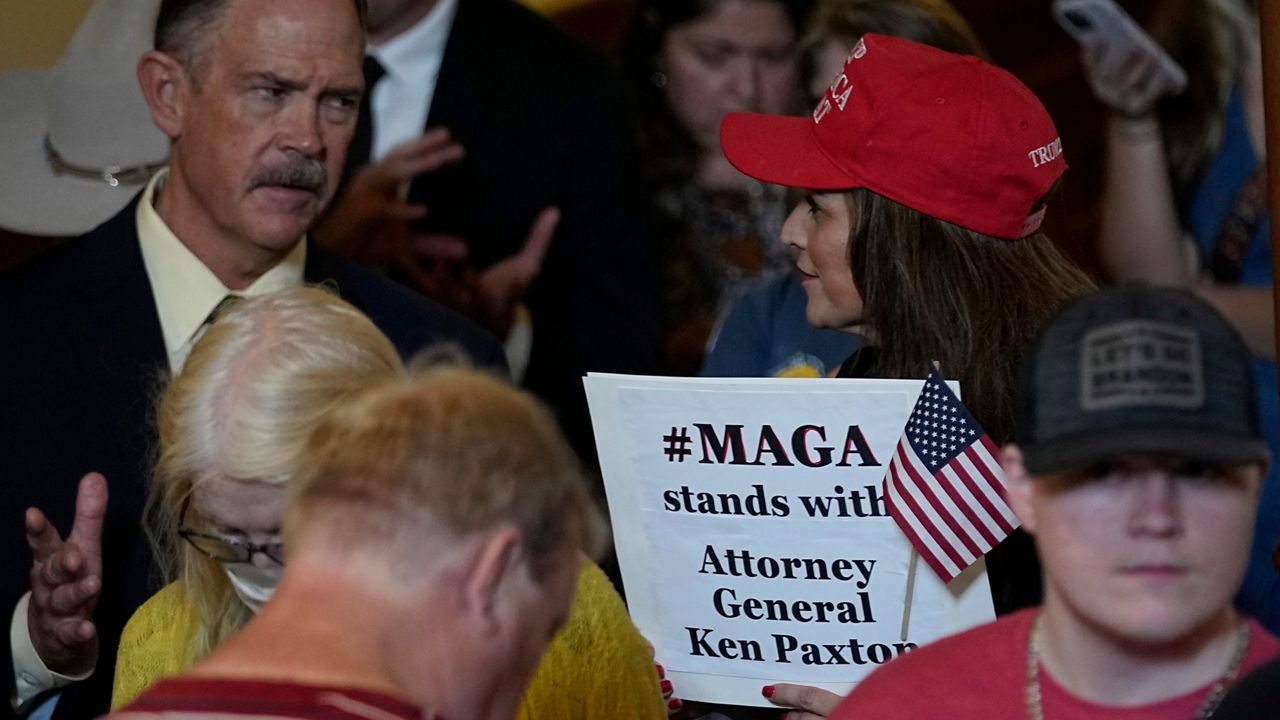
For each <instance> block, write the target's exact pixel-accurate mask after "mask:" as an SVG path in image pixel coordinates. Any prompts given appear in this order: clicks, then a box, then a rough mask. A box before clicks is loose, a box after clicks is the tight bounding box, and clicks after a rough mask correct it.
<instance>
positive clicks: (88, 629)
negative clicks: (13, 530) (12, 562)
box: [25, 473, 107, 675]
mask: <svg viewBox="0 0 1280 720" xmlns="http://www.w3.org/2000/svg"><path fill="white" fill-rule="evenodd" d="M106 512H107V480H106V478H104V477H103V476H102V475H100V474H98V473H89V474H88V475H85V476H84V477H83V478H82V479H81V480H80V487H79V490H78V491H77V493H76V517H75V521H74V523H73V524H72V526H71V534H70V535H68V536H67V538H66V539H65V540H64V539H63V538H62V537H61V536H60V535H59V534H58V531H57V529H56V528H54V527H53V524H52V523H50V522H49V520H48V518H46V517H45V516H44V513H43V512H41V511H40V510H39V509H38V508H27V513H26V518H25V519H26V525H27V544H28V545H29V546H30V547H31V556H32V561H31V601H30V602H29V603H28V605H27V629H28V631H29V632H30V633H31V643H32V645H33V646H34V647H35V649H36V652H37V653H39V655H40V659H41V660H42V661H44V664H45V665H46V666H47V667H48V668H49V669H50V670H53V671H54V672H56V673H59V674H62V675H78V674H83V673H84V672H87V671H88V670H91V669H92V668H93V666H94V664H95V663H96V662H97V655H98V632H97V628H96V627H95V626H94V624H93V609H94V607H95V606H96V605H97V604H98V597H99V595H100V594H101V593H102V524H103V518H104V517H105V516H106Z"/></svg>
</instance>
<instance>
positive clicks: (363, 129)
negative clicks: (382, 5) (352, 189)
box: [340, 55, 387, 187]
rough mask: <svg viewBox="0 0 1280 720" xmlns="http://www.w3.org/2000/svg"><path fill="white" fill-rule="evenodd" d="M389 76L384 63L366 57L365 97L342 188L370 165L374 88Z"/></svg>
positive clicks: (348, 156)
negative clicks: (358, 171) (360, 170)
mask: <svg viewBox="0 0 1280 720" xmlns="http://www.w3.org/2000/svg"><path fill="white" fill-rule="evenodd" d="M386 74H387V71H386V69H385V68H383V67H382V63H380V62H378V61H377V59H376V58H374V57H373V56H372V55H365V56H364V97H363V98H361V100H360V112H359V114H357V115H356V132H355V135H353V136H352V138H351V146H350V147H349V148H347V161H346V163H344V164H343V166H342V182H341V183H340V186H341V187H345V186H346V184H347V183H348V182H350V181H351V176H352V175H354V174H355V172H356V170H359V169H360V168H362V167H364V166H365V165H368V164H369V160H370V154H371V152H372V150H373V107H372V105H373V88H374V86H376V85H377V84H378V81H379V80H381V79H382V77H383V76H384V75H386Z"/></svg>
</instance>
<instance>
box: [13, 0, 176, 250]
mask: <svg viewBox="0 0 1280 720" xmlns="http://www.w3.org/2000/svg"><path fill="white" fill-rule="evenodd" d="M159 9H160V3H159V0H96V2H94V4H93V5H92V6H91V7H90V8H89V12H88V13H87V14H86V15H85V17H84V20H83V22H81V23H80V27H79V28H78V29H77V30H76V34H75V37H74V38H72V40H71V44H70V45H69V46H67V49H66V52H64V53H63V54H62V57H61V58H60V59H59V60H58V62H57V64H56V65H54V66H53V67H52V68H50V69H48V70H15V71H12V72H8V73H4V74H0V108H3V111H2V112H0V168H3V172H0V227H3V228H7V229H10V230H14V231H17V232H20V233H26V234H29V235H78V234H80V233H83V232H87V231H88V230H91V229H93V228H94V227H96V226H97V225H99V224H100V223H102V222H104V221H106V220H107V219H109V218H110V217H111V216H112V215H115V214H116V213H117V212H119V211H120V210H121V209H122V208H124V206H125V205H127V204H128V203H129V201H130V200H132V199H133V196H134V195H136V194H137V193H138V191H139V190H141V188H142V185H143V184H144V183H145V182H146V181H147V179H148V178H149V177H150V176H151V175H152V174H153V173H154V172H155V171H156V170H158V169H159V168H160V167H162V166H163V165H164V163H165V161H166V159H167V158H168V156H169V139H168V138H167V137H165V135H164V133H162V132H160V130H159V128H157V127H156V126H155V125H154V124H153V123H152V122H151V114H150V112H148V110H147V104H146V102H145V101H144V100H143V98H142V90H141V89H140V88H139V87H138V77H137V71H136V68H137V64H138V58H139V57H140V56H141V55H142V54H143V53H144V52H146V51H147V50H150V49H151V42H152V41H151V38H152V34H153V33H154V32H155V24H156V15H157V14H158V13H159Z"/></svg>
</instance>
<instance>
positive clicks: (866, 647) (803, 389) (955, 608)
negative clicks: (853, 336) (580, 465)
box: [586, 374, 994, 705]
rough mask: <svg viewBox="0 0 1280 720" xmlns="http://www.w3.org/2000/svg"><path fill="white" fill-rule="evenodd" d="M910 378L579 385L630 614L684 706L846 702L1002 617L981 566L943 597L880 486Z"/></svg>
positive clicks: (911, 395) (912, 392) (594, 380)
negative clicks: (822, 697) (805, 698)
mask: <svg viewBox="0 0 1280 720" xmlns="http://www.w3.org/2000/svg"><path fill="white" fill-rule="evenodd" d="M921 385H922V382H921V381H919V380H813V379H778V378H770V379H683V378H651V377H639V376H624V375H603V374H591V375H589V376H588V377H587V379H586V388H587V397H588V400H589V402H590V405H591V416H592V424H593V425H594V427H595V433H596V443H597V446H598V449H599V454H600V461H601V469H602V471H603V474H604V481H605V489H606V492H607V494H608V499H609V508H610V515H611V518H612V521H613V531H614V541H615V545H616V546H617V552H618V561H619V564H620V565H621V568H622V574H623V580H624V582H625V584H626V588H627V602H628V605H629V607H630V610H631V615H632V618H633V619H634V620H635V623H636V625H637V627H639V628H640V631H641V632H642V633H644V635H645V636H646V637H647V638H648V639H649V640H650V642H652V643H653V644H654V647H655V649H656V657H657V660H658V662H661V663H662V664H663V665H664V666H665V667H666V668H667V673H668V675H669V677H671V679H672V681H673V682H674V684H675V687H676V688H677V694H678V695H679V696H680V697H683V698H686V699H690V700H701V701H705V702H718V703H729V704H736V705H767V704H768V703H767V701H765V700H764V699H763V698H762V697H761V695H760V688H761V686H763V685H765V684H769V683H774V682H796V683H804V684H808V685H816V686H819V687H824V688H827V689H829V690H832V691H834V692H838V693H845V692H847V691H848V690H849V688H851V687H852V686H853V685H854V684H856V683H857V682H858V681H859V680H860V679H862V678H863V677H865V676H866V675H867V674H868V673H870V672H871V671H872V670H874V669H875V668H876V667H878V666H879V665H881V664H884V663H885V662H888V661H889V660H891V659H892V658H894V657H896V656H897V655H900V654H902V653H903V652H906V651H908V650H909V649H910V648H912V647H914V646H918V645H923V644H925V643H927V642H930V641H932V640H935V639H937V638H939V637H942V636H944V635H949V634H952V633H954V632H957V631H960V630H963V629H966V628H969V627H972V626H974V625H977V624H980V623H983V622H986V621H989V620H991V619H992V618H993V617H994V612H993V610H992V604H991V594H990V591H989V589H988V583H987V580H986V576H985V567H984V565H983V564H982V562H981V561H979V562H978V563H977V564H976V565H974V566H973V567H971V568H970V569H969V570H967V571H966V572H965V573H963V574H962V575H961V576H960V577H958V578H956V579H955V580H954V581H952V582H951V583H950V584H949V585H945V584H943V583H942V581H941V580H939V579H938V577H937V576H936V575H934V574H933V572H932V571H930V570H929V569H928V568H927V567H926V566H925V565H924V564H923V563H921V564H920V565H919V570H918V571H917V573H916V579H915V587H914V591H913V593H914V594H913V600H912V608H911V615H910V632H909V634H908V637H907V638H906V640H905V641H904V640H903V639H902V638H901V636H900V633H901V627H902V616H903V607H904V604H903V601H904V593H905V589H906V584H907V566H908V562H909V560H910V557H911V546H910V543H908V541H907V539H906V538H905V537H904V536H903V534H902V532H901V531H900V530H899V529H898V527H897V525H896V524H895V523H894V522H893V519H892V518H890V517H889V516H888V513H887V511H886V509H885V505H884V498H883V494H882V489H881V480H882V479H883V477H884V474H885V469H886V467H887V463H888V461H889V459H890V457H892V454H893V451H894V448H895V447H896V445H897V443H898V440H899V438H900V437H901V434H902V429H903V426H904V425H905V424H906V421H907V416H908V415H910V414H911V408H912V406H913V405H914V403H915V400H916V396H917V395H918V394H919V392H920V388H921Z"/></svg>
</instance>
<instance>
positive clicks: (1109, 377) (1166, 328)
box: [1080, 320, 1204, 410]
mask: <svg viewBox="0 0 1280 720" xmlns="http://www.w3.org/2000/svg"><path fill="white" fill-rule="evenodd" d="M1080 352H1081V353H1083V357H1081V362H1080V372H1081V378H1080V392H1081V398H1080V401H1081V406H1082V407H1083V408H1084V409H1085V410H1108V409H1111V408H1118V407H1130V406H1145V407H1151V406H1159V407H1174V408H1196V407H1200V406H1201V405H1203V404H1204V377H1203V370H1202V365H1201V363H1200V338H1199V336H1197V335H1196V333H1195V332H1194V331H1192V330H1189V329H1186V328H1181V327H1178V326H1176V325H1168V324H1165V323H1158V322H1150V321H1145V320H1131V321H1126V322H1119V323H1113V324H1111V325H1107V326H1105V327H1101V328H1098V329H1096V330H1092V331H1090V332H1089V333H1087V334H1085V336H1084V341H1083V344H1082V345H1081V347H1080Z"/></svg>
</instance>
